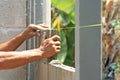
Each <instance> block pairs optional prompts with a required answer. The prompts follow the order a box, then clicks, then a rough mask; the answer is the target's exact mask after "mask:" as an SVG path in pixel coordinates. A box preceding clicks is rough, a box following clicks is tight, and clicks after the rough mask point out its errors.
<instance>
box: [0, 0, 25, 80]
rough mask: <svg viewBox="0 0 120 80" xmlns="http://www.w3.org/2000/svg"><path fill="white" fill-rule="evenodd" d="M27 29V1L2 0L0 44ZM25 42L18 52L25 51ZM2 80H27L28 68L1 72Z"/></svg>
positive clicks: (0, 4)
mask: <svg viewBox="0 0 120 80" xmlns="http://www.w3.org/2000/svg"><path fill="white" fill-rule="evenodd" d="M25 27H26V0H0V43H2V42H5V41H7V40H9V39H11V38H12V37H14V36H15V35H17V34H18V33H20V32H21V31H22V30H23V29H24V28H25ZM25 49H26V42H24V43H23V44H22V45H21V46H20V47H19V48H18V49H17V50H25ZM0 80H26V66H22V67H19V68H15V69H10V70H1V71H0Z"/></svg>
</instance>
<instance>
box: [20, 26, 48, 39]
mask: <svg viewBox="0 0 120 80" xmlns="http://www.w3.org/2000/svg"><path fill="white" fill-rule="evenodd" d="M47 29H48V26H46V25H43V24H38V25H35V24H30V25H29V26H28V27H27V28H26V29H25V30H24V31H23V32H22V33H21V36H22V38H24V39H25V40H26V39H29V38H31V37H33V36H40V33H39V31H40V30H47Z"/></svg>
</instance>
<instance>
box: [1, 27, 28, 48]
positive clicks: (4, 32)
mask: <svg viewBox="0 0 120 80" xmlns="http://www.w3.org/2000/svg"><path fill="white" fill-rule="evenodd" d="M23 29H24V28H14V29H13V28H0V43H2V42H5V41H7V40H9V39H11V38H13V37H14V36H16V35H17V34H19V33H20V32H22V30H23ZM25 49H26V42H24V43H23V44H22V45H21V46H20V47H19V48H18V49H17V50H25Z"/></svg>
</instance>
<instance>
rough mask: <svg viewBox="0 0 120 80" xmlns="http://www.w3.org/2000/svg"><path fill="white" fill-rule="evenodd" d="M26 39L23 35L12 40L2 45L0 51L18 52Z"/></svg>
mask: <svg viewBox="0 0 120 80" xmlns="http://www.w3.org/2000/svg"><path fill="white" fill-rule="evenodd" d="M24 41H25V38H24V37H22V36H21V34H19V35H17V36H16V37H14V38H12V39H11V40H9V41H7V42H4V43H2V44H0V51H14V50H16V49H17V48H18V47H19V46H20V45H21V44H22V43H23V42H24Z"/></svg>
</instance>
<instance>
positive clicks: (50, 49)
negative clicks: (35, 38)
mask: <svg viewBox="0 0 120 80" xmlns="http://www.w3.org/2000/svg"><path fill="white" fill-rule="evenodd" d="M43 36H45V35H43ZM60 48H61V47H60V37H59V36H58V35H54V36H52V37H51V38H48V39H45V40H43V41H42V43H41V45H40V51H41V52H42V57H43V58H48V57H51V56H54V55H56V54H57V53H59V52H60Z"/></svg>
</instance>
